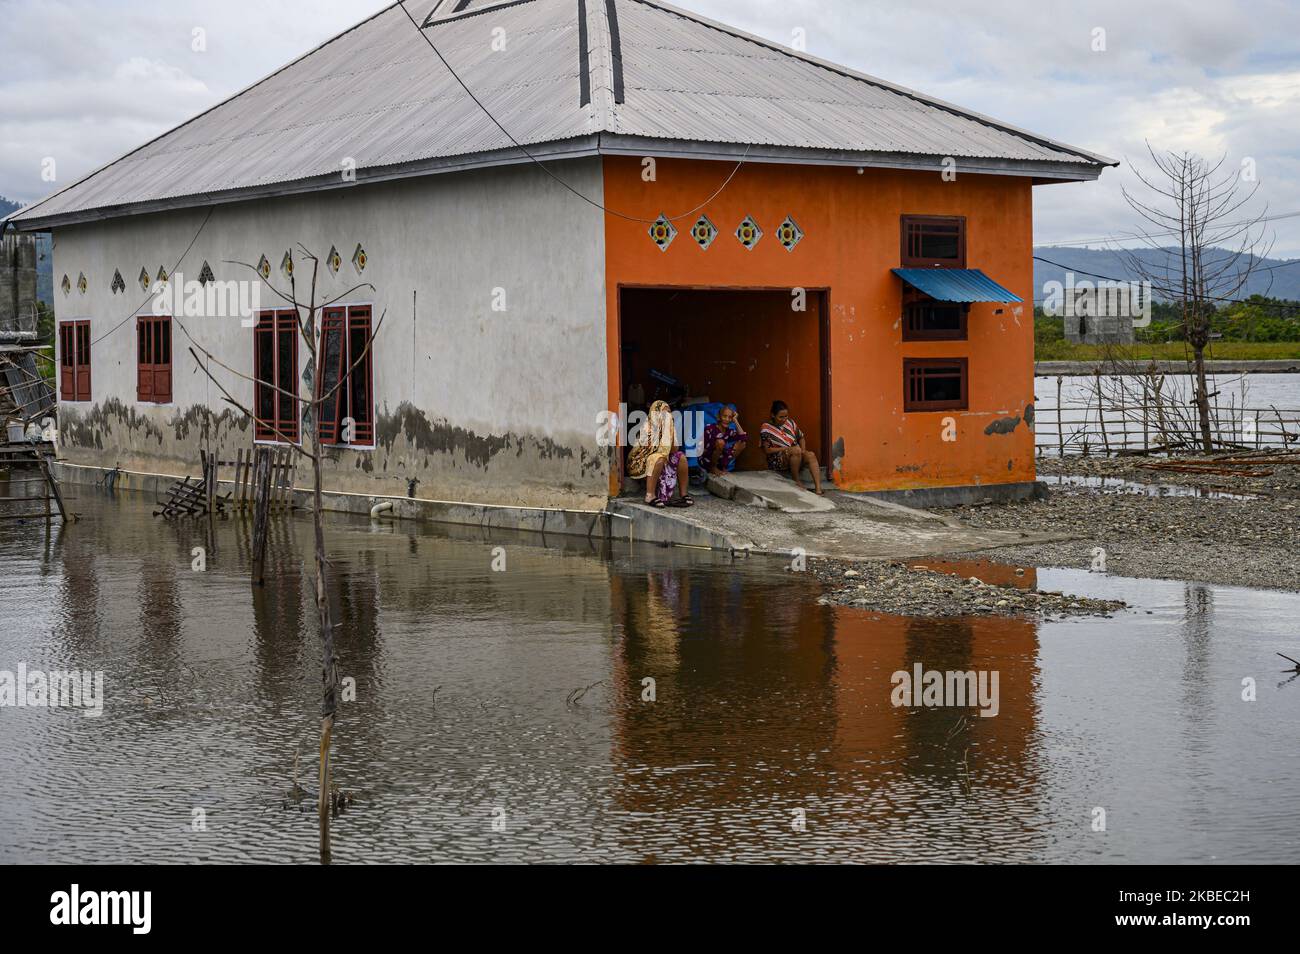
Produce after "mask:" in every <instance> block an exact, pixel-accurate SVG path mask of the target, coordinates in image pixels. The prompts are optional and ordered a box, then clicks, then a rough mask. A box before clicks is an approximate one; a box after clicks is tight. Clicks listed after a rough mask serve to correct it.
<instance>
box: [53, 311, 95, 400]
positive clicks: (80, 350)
mask: <svg viewBox="0 0 1300 954" xmlns="http://www.w3.org/2000/svg"><path fill="white" fill-rule="evenodd" d="M59 396H60V397H61V398H62V399H63V400H65V401H89V400H90V322H89V321H61V322H59Z"/></svg>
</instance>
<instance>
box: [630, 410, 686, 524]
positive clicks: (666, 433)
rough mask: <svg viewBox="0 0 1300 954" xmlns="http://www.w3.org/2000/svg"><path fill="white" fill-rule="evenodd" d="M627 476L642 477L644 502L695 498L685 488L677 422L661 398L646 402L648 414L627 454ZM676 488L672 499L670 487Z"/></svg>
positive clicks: (661, 503) (676, 504)
mask: <svg viewBox="0 0 1300 954" xmlns="http://www.w3.org/2000/svg"><path fill="white" fill-rule="evenodd" d="M627 473H628V476H629V477H634V478H636V479H638V480H640V479H641V478H642V477H644V478H645V502H646V503H648V504H652V505H654V506H656V507H666V506H668V505H669V503H670V502H671V505H672V506H674V507H690V506H692V505H693V504H694V503H695V501H694V499H692V497H691V495H690V494H688V493H687V492H686V482H687V478H688V476H689V471H688V468H687V464H686V455H685V454H684V453H682V449H681V447H679V446H678V444H677V425H676V424H675V423H674V422H673V412H672V411H671V410H670V409H669V407H668V404H667V403H666V402H664V401H655V402H654V404H652V405H650V416H649V418H648V419H647V420H646V422H645V423H644V424H642V425H641V433H640V435H639V436H638V438H637V442H636V446H635V447H633V448H632V453H630V454H629V455H628V458H627ZM674 490H676V491H677V497H676V499H673V491H674Z"/></svg>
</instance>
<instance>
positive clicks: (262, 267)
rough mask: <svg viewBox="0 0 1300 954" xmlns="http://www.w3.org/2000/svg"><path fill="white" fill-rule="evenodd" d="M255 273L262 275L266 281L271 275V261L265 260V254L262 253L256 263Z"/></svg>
mask: <svg viewBox="0 0 1300 954" xmlns="http://www.w3.org/2000/svg"><path fill="white" fill-rule="evenodd" d="M257 274H259V275H261V276H262V280H263V281H266V280H267V279H269V278H270V277H271V263H270V262H268V261H267V260H266V256H265V255H263V256H262V260H261V261H259V262H258V263H257Z"/></svg>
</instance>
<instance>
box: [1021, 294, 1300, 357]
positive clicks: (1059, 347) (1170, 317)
mask: <svg viewBox="0 0 1300 954" xmlns="http://www.w3.org/2000/svg"><path fill="white" fill-rule="evenodd" d="M1210 331H1211V333H1212V334H1214V335H1215V336H1216V337H1215V338H1214V339H1213V340H1211V341H1210V343H1209V345H1208V346H1207V347H1206V349H1205V357H1206V358H1207V359H1209V360H1214V359H1216V358H1217V359H1218V360H1221V361H1234V360H1235V361H1262V360H1268V359H1289V358H1300V302H1294V301H1285V300H1283V299H1279V298H1266V297H1264V296H1263V295H1252V296H1251V297H1250V298H1248V299H1246V300H1245V301H1242V302H1233V303H1232V304H1229V305H1226V306H1224V307H1221V308H1217V309H1215V310H1214V312H1213V313H1212V315H1211V317H1210ZM1136 337H1137V343H1136V344H1133V345H1127V346H1117V345H1087V344H1075V343H1072V342H1069V341H1066V340H1065V322H1064V320H1063V319H1061V318H1049V317H1047V316H1046V315H1044V314H1043V311H1042V309H1041V308H1035V309H1034V344H1035V357H1036V358H1037V359H1038V360H1039V361H1097V360H1101V359H1103V358H1111V357H1122V358H1124V359H1128V360H1145V359H1150V358H1155V359H1158V360H1168V361H1178V360H1181V359H1183V358H1189V357H1190V356H1191V353H1192V351H1191V348H1190V347H1188V346H1187V344H1186V343H1185V342H1184V340H1183V337H1184V336H1183V325H1182V319H1181V314H1180V312H1179V310H1178V307H1177V306H1176V305H1167V304H1163V303H1159V302H1158V303H1156V304H1155V305H1153V306H1152V309H1151V324H1150V325H1148V326H1147V327H1146V328H1138V329H1137V331H1136Z"/></svg>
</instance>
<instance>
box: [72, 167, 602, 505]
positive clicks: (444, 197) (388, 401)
mask: <svg viewBox="0 0 1300 954" xmlns="http://www.w3.org/2000/svg"><path fill="white" fill-rule="evenodd" d="M552 168H553V169H554V171H555V172H556V174H557V175H559V176H561V177H562V178H563V179H564V180H565V181H567V182H568V183H570V184H571V185H572V186H573V187H574V188H576V189H578V190H579V191H581V192H583V193H584V194H587V195H592V196H597V197H598V196H600V195H601V194H602V192H603V187H602V181H601V164H600V162H599V160H596V159H589V160H588V159H584V160H572V161H567V162H564V163H556V164H554V165H553V166H552ZM206 214H207V209H206V208H203V209H193V210H184V211H177V212H166V213H157V214H150V215H142V216H128V217H124V218H119V219H114V220H110V221H107V222H103V223H95V224H87V225H79V226H71V227H67V228H62V229H58V230H57V231H56V233H55V248H54V282H55V299H56V301H55V310H56V314H57V317H58V318H59V319H60V320H71V319H80V318H88V319H90V321H91V329H92V335H93V337H94V338H96V339H98V338H101V336H107V337H104V338H103V340H98V341H96V343H95V344H94V346H93V349H92V367H93V385H92V386H93V391H92V398H93V400H92V401H90V402H82V403H66V402H65V403H61V404H60V428H61V437H62V440H63V448H62V451H63V454H64V456H65V457H66V458H67V459H68V460H70V461H72V462H74V463H82V464H93V465H98V466H106V467H111V466H113V465H115V464H120V465H121V466H122V467H123V468H125V469H128V470H139V471H145V472H150V473H185V472H189V473H196V472H197V468H198V460H199V448H200V446H201V440H202V433H203V427H204V420H205V417H206V416H207V414H208V409H211V411H212V413H213V414H214V415H222V416H221V417H220V418H218V419H216V423H215V425H214V426H213V431H214V433H215V434H216V435H217V442H218V443H219V444H220V446H221V452H222V454H223V456H225V455H233V453H234V451H235V449H236V448H238V447H241V446H245V447H246V446H251V444H252V430H251V427H249V426H247V425H246V424H245V423H244V422H243V421H242V420H240V418H241V417H242V416H241V415H239V414H237V413H235V412H232V411H230V410H228V405H225V404H223V403H222V401H221V395H220V392H219V390H218V389H217V388H216V387H215V386H214V385H212V384H211V383H210V382H209V381H208V380H207V378H206V377H205V375H204V374H203V373H202V371H197V370H196V363H195V361H194V359H193V358H192V357H191V356H190V354H189V352H188V350H187V347H188V345H189V342H188V341H187V339H186V337H185V334H184V332H183V331H182V330H181V328H180V327H179V326H178V325H177V323H176V321H175V320H174V321H173V326H174V327H173V343H172V351H173V368H174V383H173V402H172V404H170V405H151V404H141V403H138V402H137V401H136V400H135V395H136V354H135V321H134V317H133V316H134V315H135V314H137V313H140V312H150V311H151V302H147V301H146V297H147V296H146V295H145V293H143V292H142V291H141V289H140V286H139V284H138V282H137V278H138V276H139V273H140V269H141V267H142V266H143V267H145V268H147V270H148V272H149V274H150V275H151V276H156V275H157V273H158V269H159V267H160V266H165V267H166V268H167V270H168V271H169V272H171V271H172V270H173V266H174V265H175V263H176V260H177V258H178V257H179V256H180V254H181V252H182V251H183V250H184V249H185V247H186V246H187V245H188V244H189V243H190V241H191V240H192V239H193V238H194V235H195V232H196V231H197V230H198V228H199V225H200V223H201V222H202V221H203V218H204V216H205V215H206ZM299 243H301V244H302V245H305V246H307V248H309V249H310V250H311V251H312V252H314V253H315V254H317V255H319V256H320V257H321V259H322V264H321V268H320V271H319V273H318V297H319V298H320V299H329V298H334V297H336V296H339V295H342V294H343V293H344V292H345V290H346V289H347V288H348V287H349V286H351V285H353V284H356V283H357V282H360V281H365V282H369V283H371V284H373V285H374V289H373V290H371V289H361V290H358V291H355V292H352V293H351V294H349V295H347V296H346V297H345V298H344V299H343V302H346V303H357V304H361V303H373V305H374V315H375V319H374V320H375V321H378V317H379V315H380V314H381V313H383V312H384V311H385V310H386V311H387V314H386V316H385V318H384V323H383V326H382V328H381V330H380V331H379V335H378V338H377V340H376V343H375V400H376V405H377V414H376V420H377V427H376V430H377V433H378V435H379V440H378V446H377V447H376V449H375V450H373V451H363V450H352V449H347V450H342V451H339V452H337V453H335V454H333V455H332V457H333V459H332V460H331V461H330V465H329V469H328V471H327V476H326V488H327V489H329V490H340V491H349V492H358V493H367V494H387V495H391V494H401V495H404V494H406V492H407V480H408V478H411V477H416V478H419V480H420V483H419V485H418V486H417V491H416V495H417V496H419V497H423V498H428V499H438V500H464V501H473V502H483V503H494V504H510V505H525V506H566V507H575V508H583V509H586V508H593V507H599V506H601V505H603V502H604V499H605V497H606V488H607V480H608V477H607V474H608V462H607V457H606V452H605V451H603V450H602V449H600V448H598V447H597V446H596V420H597V414H598V413H599V412H600V411H601V410H602V409H603V408H604V407H605V405H606V400H607V382H606V358H605V301H606V296H605V278H604V276H605V250H604V228H603V223H602V221H601V213H600V212H599V210H597V209H594V208H593V207H591V206H590V205H588V204H586V203H584V202H582V201H581V200H579V199H578V198H576V197H575V196H573V195H572V194H570V193H569V192H567V191H566V190H565V189H563V187H561V186H560V185H559V184H558V183H556V182H555V181H554V180H553V179H551V178H550V177H549V176H547V175H546V174H545V173H544V172H542V171H541V170H540V169H537V168H536V167H534V166H532V165H520V166H514V167H506V168H498V169H489V170H481V171H475V172H468V173H459V174H448V175H439V176H433V177H427V178H422V179H412V180H406V181H401V182H395V183H387V184H379V185H365V186H356V187H353V188H345V189H339V190H333V191H327V192H317V193H313V194H309V195H304V196H296V197H284V198H278V199H274V200H268V201H258V202H244V203H237V204H227V205H218V206H216V207H215V211H214V212H213V214H212V217H211V219H210V220H209V221H208V224H207V226H206V227H205V228H204V229H203V231H202V234H201V235H200V236H199V238H198V240H197V241H196V242H195V243H194V246H193V248H192V249H191V250H190V252H189V253H188V254H187V255H186V257H185V259H184V261H183V262H182V264H181V267H180V269H179V271H180V272H181V273H182V275H183V276H184V278H185V280H186V281H188V280H191V279H197V278H198V275H199V271H200V268H201V267H202V264H203V262H204V261H207V262H208V263H209V265H210V266H211V268H212V270H213V272H214V273H215V276H216V278H217V279H218V280H223V281H224V280H230V279H244V280H251V281H254V282H259V281H260V279H259V278H258V276H257V275H256V274H255V273H254V272H253V271H251V270H249V269H246V268H242V267H239V266H237V265H234V264H230V262H233V261H244V262H248V263H250V264H254V265H255V264H256V263H257V262H258V260H259V259H260V258H261V256H263V255H265V256H266V257H267V259H268V260H269V261H270V262H271V265H272V269H273V270H272V275H271V279H270V284H272V285H276V286H281V287H287V282H286V280H285V279H284V277H283V276H282V275H281V273H280V270H279V266H280V261H281V258H282V257H283V255H284V252H285V250H286V249H288V248H290V247H291V246H292V247H295V248H296V247H297V246H298V244H299ZM358 243H360V244H361V245H362V246H363V247H364V248H365V250H366V252H367V254H368V263H367V267H366V269H365V272H364V274H363V275H362V276H358V275H357V273H356V271H355V269H354V268H353V266H352V263H351V258H352V254H353V251H354V249H355V248H356V246H357V244H358ZM331 246H333V247H336V248H337V249H338V250H339V252H340V254H341V256H342V258H343V267H342V268H341V269H340V270H339V273H338V275H331V274H330V272H329V271H328V269H327V268H326V266H325V263H324V259H325V257H326V254H327V253H328V252H329V250H330V248H331ZM296 259H297V276H296V277H297V278H298V281H299V283H300V291H299V294H300V296H302V297H306V294H307V293H306V291H305V290H304V289H303V287H302V286H303V283H304V282H306V281H307V280H308V279H309V263H307V262H305V261H304V260H303V259H302V256H301V255H300V254H298V255H296ZM114 269H118V270H120V271H121V273H122V276H123V278H124V279H125V281H126V286H127V290H126V293H125V294H116V295H115V294H113V293H112V292H111V291H110V284H111V282H112V279H113V272H114ZM82 272H84V273H85V275H86V277H87V280H88V283H89V287H88V290H87V292H86V293H85V294H84V295H82V294H81V293H79V292H78V290H77V288H76V283H77V277H78V275H79V274H80V273H82ZM65 273H66V274H67V275H68V276H69V279H70V280H71V282H72V286H73V287H72V291H71V293H70V294H68V295H64V293H63V291H62V290H61V288H59V284H60V282H61V280H62V277H63V275H64V274H65ZM496 289H502V290H504V295H505V303H506V307H507V310H506V311H504V312H497V311H493V309H492V303H493V298H494V293H495V290H496ZM413 294H414V305H413ZM261 303H262V306H263V307H275V306H277V305H279V304H280V300H279V299H278V298H276V296H275V295H274V294H273V293H272V292H271V291H270V290H269V289H266V288H263V289H262V292H261ZM124 319H126V320H125V321H124ZM182 321H183V322H184V324H185V327H186V328H188V329H189V332H190V334H191V335H193V336H194V338H195V339H196V340H197V341H199V342H200V343H201V344H202V345H203V346H204V347H206V348H208V349H210V350H211V351H212V352H213V353H214V354H215V355H216V356H217V357H218V358H219V359H220V360H221V361H223V362H225V363H226V364H228V365H230V366H231V367H232V368H234V369H236V370H238V371H239V372H242V373H244V374H251V373H252V361H253V344H252V335H253V331H252V329H251V328H244V327H242V326H241V323H240V321H239V319H238V318H203V319H194V318H190V319H182ZM119 323H121V326H120V327H117V328H116V330H112V329H114V328H115V326H118V325H119ZM299 359H300V364H301V363H302V362H305V360H306V351H305V349H304V348H302V347H300V349H299ZM212 371H213V373H214V375H216V376H218V377H219V378H220V380H222V381H223V383H225V385H226V387H227V388H228V389H229V390H230V392H231V394H232V395H233V396H234V397H235V398H236V399H237V400H238V401H240V402H242V403H244V404H245V405H246V406H251V401H252V384H251V382H249V381H246V380H243V379H240V378H238V377H236V376H235V375H234V374H231V373H230V372H228V371H224V370H222V369H221V368H219V367H216V366H215V365H214V366H213V367H212Z"/></svg>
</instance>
